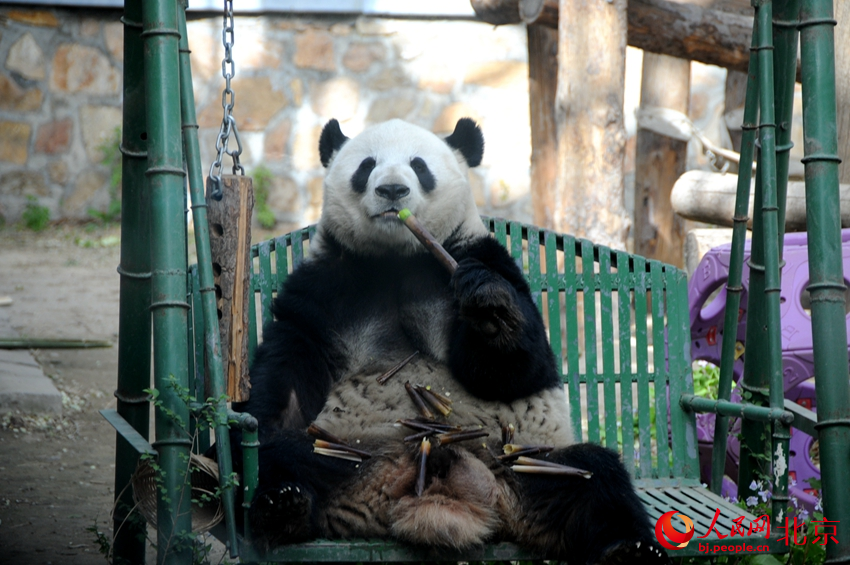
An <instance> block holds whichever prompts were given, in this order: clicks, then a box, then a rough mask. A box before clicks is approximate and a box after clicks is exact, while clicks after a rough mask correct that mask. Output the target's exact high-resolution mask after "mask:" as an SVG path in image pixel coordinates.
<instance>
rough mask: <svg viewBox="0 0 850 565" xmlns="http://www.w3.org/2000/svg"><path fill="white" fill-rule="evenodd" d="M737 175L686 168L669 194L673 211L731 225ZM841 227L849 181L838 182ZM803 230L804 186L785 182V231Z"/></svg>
mask: <svg viewBox="0 0 850 565" xmlns="http://www.w3.org/2000/svg"><path fill="white" fill-rule="evenodd" d="M737 184H738V175H732V174H725V175H724V174H722V173H711V172H708V171H688V172H687V173H685V174H684V175H682V176H681V177H679V180H677V181H676V184H675V185H674V186H673V192H672V193H671V195H670V203H671V204H672V206H673V210H675V211H676V213H677V214H679V215H680V216H682V217H683V218H687V219H689V220H695V221H697V222H705V223H708V224H714V225H717V226H727V227H731V226H732V216H733V214H734V212H735V192H736V190H737ZM754 193H755V181H754V182H753V185H752V187H751V189H750V210H749V217H750V218H751V220H750V227H752V217H753V201H754ZM839 194H840V202H841V204H840V206H841V227H842V228H848V227H850V184H841V185H839ZM805 229H806V185H805V183H804V182H799V181H789V182H788V204H787V208H786V213H785V230H786V231H788V232H797V231H805Z"/></svg>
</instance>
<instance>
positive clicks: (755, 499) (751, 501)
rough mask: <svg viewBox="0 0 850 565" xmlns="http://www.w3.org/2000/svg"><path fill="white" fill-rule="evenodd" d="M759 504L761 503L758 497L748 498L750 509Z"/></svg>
mask: <svg viewBox="0 0 850 565" xmlns="http://www.w3.org/2000/svg"><path fill="white" fill-rule="evenodd" d="M758 503H759V499H758V497H757V496H750V497H749V498H747V506H749V507H750V508H752V507H753V506H755V505H756V504H758Z"/></svg>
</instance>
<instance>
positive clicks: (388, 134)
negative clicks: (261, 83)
mask: <svg viewBox="0 0 850 565" xmlns="http://www.w3.org/2000/svg"><path fill="white" fill-rule="evenodd" d="M483 148H484V141H483V137H482V135H481V131H480V130H479V128H478V126H476V125H475V123H474V122H473V121H472V120H469V119H466V118H465V119H461V120H460V121H459V122H458V123H457V126H456V128H455V131H454V133H452V135H450V136H449V137H448V138H446V139H441V138H438V137H437V136H435V135H433V134H432V133H430V132H428V131H426V130H424V129H422V128H419V127H417V126H413V125H411V124H408V123H405V122H403V121H400V120H392V121H389V122H386V123H383V124H380V125H377V126H373V127H371V128H368V129H367V130H365V131H364V132H362V133H361V134H360V135H358V136H357V137H355V138H353V139H349V138H347V137H346V136H345V135H344V134H343V133H342V132H341V131H340V128H339V124H338V123H337V121H336V120H331V121H330V122H329V123H328V124H327V125H326V126H325V128H324V130H323V131H322V135H321V139H320V142H319V153H320V157H321V161H322V164H323V165H324V166H325V167H327V174H326V178H325V183H324V208H323V211H322V217H321V219H320V221H319V224H318V228H317V236H316V238H315V240H314V241H313V242H312V243H311V248H310V259H309V260H308V261H307V262H305V263H304V264H303V265H302V266H300V267H299V268H298V269H297V270H296V271H295V272H294V273H293V274H292V275H291V276H290V277H289V278H288V279H287V281H286V283H285V285H284V288H283V292H282V293H280V294H279V295H278V298H277V299H276V300H275V301H274V303H273V306H272V311H273V314H274V318H275V319H274V321H273V322H271V323H270V324H268V325H267V326H266V327H265V328H264V332H263V343H262V344H261V345H260V347H259V348H258V349H257V353H256V357H255V359H254V362H253V366H252V369H251V380H252V386H253V388H252V392H251V399H250V400H249V401H248V402H247V403H246V405H244V406H237V408H238V409H243V410H245V411H247V412H249V413H251V414H252V415H254V416H256V417H257V418H258V420H259V422H260V429H261V447H260V486H259V489H258V491H257V493H256V496H255V498H254V501H253V505H252V508H251V513H250V522H251V526H252V529H253V532H254V533H255V535H257V536H259V538H260V539H261V540H263V541H264V542H265V543H267V544H268V545H269V546H274V545H279V544H284V543H292V542H298V541H304V540H307V539H310V538H314V537H330V538H351V537H394V538H397V539H400V540H404V541H407V542H410V543H414V544H420V545H427V546H433V547H453V548H456V549H463V548H467V547H471V546H474V545H477V544H480V543H483V542H485V541H490V540H507V541H514V542H517V543H519V544H521V545H523V546H525V547H528V548H531V549H533V550H537V551H539V552H541V553H542V554H544V555H546V556H547V557H551V558H556V559H561V560H569V562H570V563H575V564H584V563H619V562H622V563H643V562H646V563H656V562H657V563H666V562H668V560H667V558H666V555H664V554H663V553H662V551H663V550H660V549H659V546H658V544H657V542H655V541H654V537H653V534H652V531H651V527H650V524H649V520H648V517H647V515H646V512H645V510H644V508H643V505H642V504H641V502H640V500H639V499H638V497H637V495H636V493H635V492H634V489H633V487H632V484H631V480H630V478H629V475H628V473H627V471H626V470H625V468H624V467H623V465H622V464H621V463H620V461H619V458H618V456H617V454H616V453H614V452H612V451H609V450H607V449H604V448H602V447H599V446H595V445H590V444H576V443H575V440H574V436H573V432H572V429H571V427H570V418H569V414H568V406H567V403H566V399H565V395H564V390H563V387H562V384H561V381H560V379H559V377H558V374H557V370H556V366H555V361H554V358H553V355H552V352H551V350H550V348H549V345H548V343H547V339H546V334H545V329H544V325H543V320H542V318H541V316H540V314H539V312H538V310H537V307H536V306H535V304H534V301H533V300H532V298H531V295H530V291H529V288H528V285H527V284H526V282H525V279H524V278H523V276H522V273H521V272H520V270H519V268H518V267H517V265H516V264H515V263H514V261H513V260H512V259H511V257H510V256H509V255H508V253H507V252H506V251H505V249H504V248H503V247H502V246H501V245H500V244H498V243H497V242H496V241H495V240H494V239H492V238H491V237H489V235H488V233H487V231H486V229H485V228H484V226H483V224H482V222H481V220H480V218H479V215H478V211H477V209H476V207H475V203H474V200H473V196H472V192H471V190H470V187H469V185H468V181H467V171H468V168H469V167H471V166H477V165H478V164H479V163H480V162H481V157H482V154H483ZM401 208H409V209H410V210H411V211H412V212H413V213H414V214H415V215H416V216H417V217H418V219H419V220H420V221H421V222H422V223H423V224H424V225H425V226H426V227H427V228H428V229H429V231H431V232H432V233H433V234H434V236H435V237H436V238H437V239H438V240H439V241H441V242H442V243H443V245H444V247H445V248H446V249H447V250H448V251H449V253H450V254H451V255H452V256H453V257H455V259H456V260H457V261H458V269H457V271H456V272H455V273H454V275H449V274H448V272H447V271H446V270H445V268H444V267H443V266H441V265H440V264H439V263H438V262H437V261H436V259H434V258H433V257H432V256H431V255H430V254H429V253H428V252H427V251H425V249H424V247H423V246H422V245H421V244H420V243H419V242H418V241H417V240H416V239H415V238H414V237H413V236H412V234H411V233H410V232H409V231H408V230H407V229H406V228H405V227H404V226H403V225H402V224H401V222H400V221H398V219H397V218H396V214H397V212H398V211H399V210H400V209H401ZM415 351H418V352H419V355H418V356H417V357H416V358H415V359H414V360H413V361H411V362H410V363H408V364H407V365H405V366H404V368H403V369H402V370H401V371H400V372H399V373H398V374H396V375H394V376H393V377H392V378H391V379H390V380H389V381H388V382H387V383H386V384H384V385H380V384H378V383H377V382H376V377H377V376H379V375H381V374H382V373H384V372H385V371H386V370H387V369H389V368H390V367H393V366H394V365H396V364H398V363H399V361H401V360H402V359H404V358H406V357H407V356H408V355H410V354H411V353H413V352H415ZM408 381H409V382H411V383H418V384H423V385H428V386H430V387H431V388H432V389H433V390H436V391H439V392H441V393H443V394H446V395H450V398H451V399H452V400H453V404H452V408H453V411H452V413H451V415H450V416H449V417H448V418H447V421H448V422H450V423H451V424H453V425H460V426H464V428H468V427H480V429H483V430H486V431H488V432H489V433H490V436H489V437H488V438H485V439H484V440H475V441H467V442H461V443H455V444H448V445H443V446H437V445H435V446H434V447H433V449H432V451H431V456H430V457H429V458H428V459H427V468H428V472H427V477H428V482H427V483H426V487H425V490H424V492H423V494H422V496H416V492H415V486H414V485H415V482H416V475H417V469H418V466H419V462H418V455H417V447H418V444H416V443H415V442H414V443H405V442H403V441H402V439H403V437H404V436H406V435H408V434H410V433H412V432H410V431H409V430H406V429H404V428H401V427H400V426H399V425H398V424H397V423H396V422H397V420H399V419H403V418H413V417H415V416H416V415H417V413H416V410H415V408H414V405H413V404H412V402H411V401H410V399H409V397H408V396H407V393H406V391H405V388H404V384H405V382H408ZM313 422H315V423H316V424H317V425H319V426H320V427H322V428H324V429H326V430H328V431H329V432H331V433H333V434H334V435H336V436H339V437H341V438H343V439H344V440H345V441H347V442H348V443H349V444H350V445H353V446H356V447H357V448H359V449H362V450H366V451H368V452H370V453H371V454H372V457H371V458H369V459H366V460H364V461H363V462H362V463H360V464H357V463H354V462H349V461H345V460H341V459H336V458H330V457H325V456H321V455H317V454H315V453H313V449H312V444H313V438H311V437H310V436H308V435H307V433H306V431H305V430H306V428H307V426H308V425H309V424H310V423H313ZM508 424H514V425H515V427H516V432H515V440H514V441H515V443H519V444H526V445H542V444H548V445H554V446H556V447H557V448H558V449H556V450H555V451H553V452H552V453H550V454H548V455H547V456H545V458H546V459H547V460H549V461H556V462H559V463H563V464H567V465H571V466H574V467H579V468H582V469H586V470H589V471H591V472H592V473H593V477H592V478H591V479H589V480H588V479H583V478H578V477H576V478H572V477H570V478H561V477H558V478H552V477H545V476H539V475H528V474H516V473H514V472H513V471H511V470H510V468H509V467H508V466H505V465H503V464H501V463H500V462H499V461H498V460H497V459H496V458H495V457H494V454H495V453H499V452H501V428H502V426H505V425H508Z"/></svg>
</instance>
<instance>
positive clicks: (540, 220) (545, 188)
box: [528, 25, 558, 228]
mask: <svg viewBox="0 0 850 565" xmlns="http://www.w3.org/2000/svg"><path fill="white" fill-rule="evenodd" d="M557 88H558V32H557V30H554V29H551V28H548V27H543V26H539V25H530V26H528V98H529V105H530V110H531V203H532V207H533V212H534V223H535V224H536V225H538V226H540V227H545V228H555V227H556V226H555V218H554V214H553V212H554V208H555V177H556V176H557V171H558V166H557V165H558V139H557V135H556V132H555V121H554V119H553V117H554V115H555V93H556V92H557Z"/></svg>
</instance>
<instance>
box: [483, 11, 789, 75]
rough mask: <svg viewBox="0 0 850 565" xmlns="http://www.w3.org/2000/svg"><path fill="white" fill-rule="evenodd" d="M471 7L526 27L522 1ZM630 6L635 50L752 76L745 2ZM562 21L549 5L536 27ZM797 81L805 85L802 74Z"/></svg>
mask: <svg viewBox="0 0 850 565" xmlns="http://www.w3.org/2000/svg"><path fill="white" fill-rule="evenodd" d="M470 4H471V5H472V8H473V9H474V10H475V13H476V15H477V16H478V17H479V18H480V19H481V20H482V21H485V22H487V23H490V24H493V25H505V24H516V23H521V22H523V18H522V15H521V12H520V5H521V4H520V0H471V1H470ZM628 4H629V5H628V43H629V45H631V46H632V47H637V48H639V49H643V50H644V51H649V52H651V53H658V54H661V55H670V56H672V57H679V58H682V59H689V60H693V61H699V62H700V63H706V64H709V65H717V66H719V67H725V68H727V69H734V70H738V71H743V72H746V71H747V63H748V61H749V52H750V51H749V50H750V40H751V38H752V31H753V13H752V9H750V10H749V12H746V11H745V9H744V6H742V3H741V2H738V1H737V0H727V1H725V2H724V1H720V2H715V3H714V5H712V6H711V7H703V6H700V5H697V4H696V3H693V4H689V3H682V2H672V1H669V0H629V3H628ZM527 9H528V8H527ZM742 12H744V13H742ZM558 18H559V8H558V0H544V2H543V7H542V8H541V10H540V13H539V15H538V16H537V18H536V19H535V20H534V23H535V24H538V25H543V26H547V27H551V28H557V27H558ZM576 21H578V20H576ZM797 76H798V79H797V80H798V81H799V71H798V75H797Z"/></svg>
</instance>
